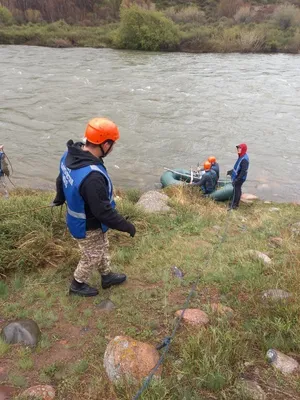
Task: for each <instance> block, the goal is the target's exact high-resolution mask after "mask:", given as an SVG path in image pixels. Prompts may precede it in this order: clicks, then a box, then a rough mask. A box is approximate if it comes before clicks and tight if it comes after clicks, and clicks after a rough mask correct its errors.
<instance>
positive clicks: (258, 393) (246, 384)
mask: <svg viewBox="0 0 300 400" xmlns="http://www.w3.org/2000/svg"><path fill="white" fill-rule="evenodd" d="M240 383H241V386H242V389H243V394H245V395H246V396H247V398H249V399H252V400H265V399H266V398H267V396H266V394H265V392H264V391H263V390H262V388H261V387H260V386H259V384H258V383H257V382H255V381H250V380H248V379H241V381H240Z"/></svg>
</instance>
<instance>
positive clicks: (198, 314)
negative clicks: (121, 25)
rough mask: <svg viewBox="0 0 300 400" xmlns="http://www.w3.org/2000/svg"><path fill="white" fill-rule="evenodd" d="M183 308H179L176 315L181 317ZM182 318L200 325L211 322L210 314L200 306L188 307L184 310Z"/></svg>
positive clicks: (191, 323) (194, 324) (186, 321)
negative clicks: (200, 308) (199, 307)
mask: <svg viewBox="0 0 300 400" xmlns="http://www.w3.org/2000/svg"><path fill="white" fill-rule="evenodd" d="M181 314H182V310H178V311H176V313H175V316H176V317H180V316H181ZM182 320H183V321H184V322H185V323H187V324H188V325H193V326H198V325H207V324H208V323H209V319H208V315H207V314H206V313H205V312H204V311H201V310H199V309H198V308H187V309H186V310H185V312H184V315H183V317H182Z"/></svg>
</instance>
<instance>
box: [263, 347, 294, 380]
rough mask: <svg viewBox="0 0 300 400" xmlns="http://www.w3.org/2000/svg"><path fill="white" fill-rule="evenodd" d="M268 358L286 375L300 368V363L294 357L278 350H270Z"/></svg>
mask: <svg viewBox="0 0 300 400" xmlns="http://www.w3.org/2000/svg"><path fill="white" fill-rule="evenodd" d="M267 360H268V362H269V363H270V364H271V365H272V366H273V367H274V368H275V369H278V370H279V371H281V372H282V373H283V374H284V375H289V374H292V373H294V372H296V371H298V370H299V363H298V362H297V361H296V360H295V359H294V358H292V357H289V356H287V355H285V354H283V353H281V352H280V351H278V350H274V349H270V350H268V351H267Z"/></svg>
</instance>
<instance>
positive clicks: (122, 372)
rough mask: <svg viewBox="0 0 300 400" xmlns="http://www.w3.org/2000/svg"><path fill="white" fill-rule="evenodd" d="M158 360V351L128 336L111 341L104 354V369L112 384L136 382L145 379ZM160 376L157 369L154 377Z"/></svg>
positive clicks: (159, 370)
mask: <svg viewBox="0 0 300 400" xmlns="http://www.w3.org/2000/svg"><path fill="white" fill-rule="evenodd" d="M158 360H159V353H158V351H157V350H156V349H155V348H154V347H153V346H151V345H149V344H147V343H143V342H139V341H137V340H135V339H132V338H130V337H128V336H117V337H115V338H114V339H113V340H111V341H110V342H109V343H108V345H107V348H106V350H105V353H104V368H105V370H106V373H107V375H108V378H109V379H110V381H112V382H114V383H115V382H117V381H119V380H121V381H122V380H125V381H129V382H138V381H141V380H142V379H143V378H145V377H146V376H147V375H148V374H149V373H150V372H151V370H152V369H153V368H154V367H155V365H156V363H157V362H158ZM160 375H161V368H159V369H158V370H157V371H156V373H155V376H160Z"/></svg>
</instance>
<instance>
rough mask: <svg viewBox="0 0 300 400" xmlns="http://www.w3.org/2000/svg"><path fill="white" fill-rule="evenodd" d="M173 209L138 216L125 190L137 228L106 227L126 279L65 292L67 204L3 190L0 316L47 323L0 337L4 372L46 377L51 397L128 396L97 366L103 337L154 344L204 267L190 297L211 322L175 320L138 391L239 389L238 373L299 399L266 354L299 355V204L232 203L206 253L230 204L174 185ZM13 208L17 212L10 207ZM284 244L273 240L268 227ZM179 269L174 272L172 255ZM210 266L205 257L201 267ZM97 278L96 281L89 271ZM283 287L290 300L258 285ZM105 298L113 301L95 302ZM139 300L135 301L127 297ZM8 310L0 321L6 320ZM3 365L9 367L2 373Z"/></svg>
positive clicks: (124, 206)
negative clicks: (34, 338)
mask: <svg viewBox="0 0 300 400" xmlns="http://www.w3.org/2000/svg"><path fill="white" fill-rule="evenodd" d="M169 194H170V196H171V200H170V205H171V207H172V211H171V212H169V213H168V214H165V215H145V214H144V213H143V212H141V211H140V210H139V209H137V208H136V205H135V202H136V200H137V198H138V193H136V192H132V191H131V192H128V193H126V194H122V193H121V194H120V195H121V199H120V200H118V208H119V210H120V212H122V213H123V214H124V215H128V216H129V217H130V219H131V220H132V221H134V223H135V224H136V227H137V235H136V237H135V238H134V239H131V238H130V237H128V235H126V234H122V233H118V232H110V242H111V251H112V256H113V264H114V265H115V266H116V267H115V269H116V270H118V271H124V272H126V273H127V274H128V282H127V283H126V284H125V285H123V286H121V287H118V288H113V289H110V290H108V291H102V290H100V295H99V296H98V297H97V298H95V299H83V298H70V297H68V295H67V290H68V285H69V281H70V278H71V276H72V271H73V270H74V267H75V266H76V263H77V261H78V257H79V254H78V252H77V249H76V247H74V243H73V240H72V239H71V238H70V237H69V234H68V233H67V232H66V229H65V224H64V215H63V214H64V212H63V214H62V215H61V214H60V210H59V209H55V210H53V214H52V213H51V211H50V210H49V209H41V210H36V211H32V212H29V213H23V211H24V210H26V209H34V208H38V207H41V206H43V205H47V204H49V202H50V200H52V197H53V195H52V194H48V193H40V192H26V193H18V194H16V195H13V196H11V198H10V199H9V200H8V201H6V200H4V199H0V210H1V217H0V237H1V241H0V273H1V278H2V280H1V283H0V310H1V315H0V317H1V318H0V320H1V323H0V327H1V326H3V325H4V324H5V321H7V320H11V319H15V318H24V317H28V318H33V319H34V320H35V321H36V322H37V323H38V324H39V326H40V328H41V330H42V340H41V342H40V344H39V346H38V347H37V349H36V350H31V349H26V348H23V347H19V346H8V345H6V344H4V343H2V342H0V358H1V367H2V374H1V376H2V381H3V383H4V382H5V383H7V384H10V385H12V386H14V387H15V388H16V393H18V392H19V391H20V390H21V389H22V388H25V387H29V386H30V385H33V384H38V383H41V384H42V383H50V384H52V385H54V386H55V388H56V389H57V399H60V400H63V399H64V400H68V399H79V398H84V399H95V400H96V399H100V398H101V399H102V398H103V399H131V398H132V395H133V393H134V391H135V389H136V388H134V387H132V386H130V387H126V388H114V387H112V386H111V384H110V383H109V382H108V380H107V377H106V375H105V371H104V368H103V354H104V351H105V348H106V345H107V343H108V342H109V340H110V339H112V338H113V337H115V336H117V335H121V334H125V335H129V336H132V337H134V338H136V339H138V340H141V341H146V342H148V343H152V344H154V345H156V344H158V343H160V341H161V340H162V339H163V338H164V337H165V336H166V335H169V334H170V331H171V328H172V326H173V323H174V312H175V311H176V310H178V309H180V308H181V307H182V305H183V303H184V300H185V297H186V296H187V294H188V292H189V289H190V287H191V284H192V282H193V281H194V279H195V278H196V277H197V275H198V274H199V272H201V274H202V278H201V283H200V284H199V285H198V287H197V293H196V295H195V296H194V297H193V298H192V301H191V307H193V308H200V309H202V310H204V311H207V313H208V315H209V318H210V324H209V325H208V327H207V328H200V329H199V328H197V329H188V328H186V327H184V326H182V327H181V328H180V330H179V333H178V335H177V337H176V339H175V341H174V342H173V345H172V347H171V350H170V353H169V356H168V358H167V360H166V362H165V364H164V368H163V375H162V379H161V380H159V381H156V382H155V383H154V384H153V385H152V386H151V388H150V389H149V390H148V391H147V392H146V393H145V395H144V396H143V397H142V398H143V399H144V400H146V399H147V400H150V399H151V400H158V399H169V400H171V399H172V400H176V399H178V400H182V399H186V400H187V399H191V400H192V399H236V400H242V399H246V398H247V397H246V396H245V395H244V394H243V393H242V391H241V388H240V384H239V379H240V378H241V377H246V378H250V379H254V380H256V381H257V382H258V383H259V384H260V385H261V387H262V388H263V389H264V390H265V391H266V392H267V393H268V397H267V398H269V399H275V400H276V399H278V400H279V399H283V398H285V399H286V398H290V399H297V398H299V396H300V387H299V381H298V379H297V377H284V376H283V375H281V374H280V373H275V372H274V370H273V369H272V368H271V367H270V366H269V365H268V364H267V363H266V361H265V353H266V351H267V350H268V349H269V348H276V349H278V350H281V351H283V352H285V353H286V354H292V355H293V356H295V357H296V358H297V357H298V359H299V354H300V340H299V337H300V324H299V322H300V321H299V315H300V304H299V302H298V298H299V296H300V288H299V281H298V280H299V273H300V262H299V260H300V250H299V236H297V235H296V234H295V233H292V231H291V228H290V225H291V224H292V223H294V222H297V221H300V209H299V206H296V205H292V204H279V205H278V204H276V208H278V210H273V209H272V207H274V206H272V205H271V204H264V203H262V202H258V203H256V204H246V205H244V204H243V205H242V206H241V209H240V210H239V211H237V212H234V213H230V216H229V220H228V227H227V234H226V235H225V240H224V242H223V244H222V245H221V246H220V247H219V248H218V251H217V252H216V253H215V254H213V256H212V258H211V261H210V262H209V263H208V265H207V259H208V257H209V256H210V255H211V253H212V251H213V249H214V248H215V247H214V246H215V245H216V243H218V241H219V237H220V235H222V232H223V224H224V222H225V220H226V217H227V215H228V213H227V211H226V204H216V203H213V202H211V201H208V200H203V199H202V200H201V199H199V197H198V195H196V193H195V192H192V191H190V190H189V189H187V191H186V192H183V191H182V190H181V189H178V188H176V189H173V190H172V191H171V192H169ZM15 212H19V214H18V213H17V214H10V213H15ZM278 236H279V237H281V238H282V240H283V241H282V245H281V246H280V247H271V246H270V239H271V238H272V237H278ZM250 249H255V250H259V251H262V252H265V253H266V254H268V255H269V256H270V257H271V259H272V264H270V265H268V266H265V265H264V264H262V263H261V262H260V261H256V260H252V259H250V258H249V256H248V255H247V250H250ZM173 265H176V266H177V267H179V268H180V269H182V270H183V271H184V273H185V275H184V279H183V280H179V279H177V278H175V277H172V275H171V273H170V268H171V266H173ZM204 267H205V268H204ZM92 283H93V284H95V285H99V277H98V276H97V274H96V273H95V275H94V277H93V279H92ZM270 288H280V289H284V290H287V291H289V292H291V293H292V295H293V297H292V300H291V301H289V302H286V303H285V302H283V303H268V302H265V301H263V300H262V299H261V292H262V291H263V290H267V289H270ZM104 298H110V299H111V300H112V301H113V302H114V303H115V304H116V305H117V309H116V311H113V312H111V313H109V314H105V313H103V312H102V311H101V310H100V309H99V308H98V307H97V304H98V303H100V301H101V300H102V299H104ZM216 302H220V303H222V304H223V305H226V306H229V307H231V308H232V309H233V310H234V316H233V318H232V319H227V318H226V317H222V316H220V315H219V316H217V315H215V314H213V313H212V312H211V311H210V304H211V303H216ZM133 305H134V306H133ZM3 320H4V321H3ZM3 370H4V375H3Z"/></svg>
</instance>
